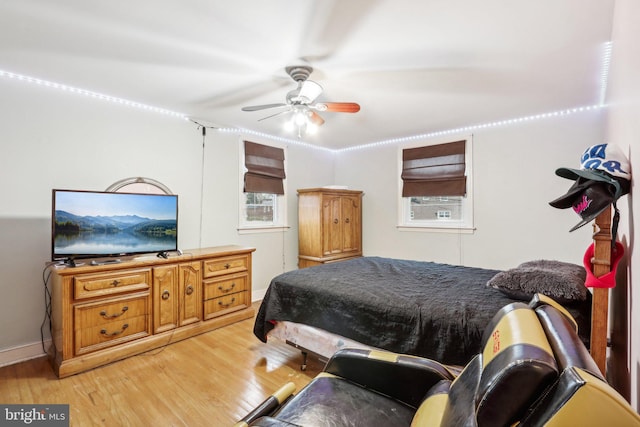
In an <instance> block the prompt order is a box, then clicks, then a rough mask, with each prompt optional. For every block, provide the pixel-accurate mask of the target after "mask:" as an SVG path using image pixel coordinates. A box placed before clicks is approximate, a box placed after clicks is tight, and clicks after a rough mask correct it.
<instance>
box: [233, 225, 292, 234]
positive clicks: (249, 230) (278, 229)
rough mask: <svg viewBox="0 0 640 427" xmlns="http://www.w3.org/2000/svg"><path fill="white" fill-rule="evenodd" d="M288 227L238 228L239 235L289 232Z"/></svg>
mask: <svg viewBox="0 0 640 427" xmlns="http://www.w3.org/2000/svg"><path fill="white" fill-rule="evenodd" d="M290 228H291V227H289V226H288V225H274V226H261V227H238V234H257V233H280V232H285V231H287V230H289V229H290Z"/></svg>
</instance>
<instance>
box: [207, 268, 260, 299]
mask: <svg viewBox="0 0 640 427" xmlns="http://www.w3.org/2000/svg"><path fill="white" fill-rule="evenodd" d="M248 278H249V276H248V275H247V273H240V274H233V275H228V276H222V277H220V278H219V279H217V280H205V282H204V299H205V300H208V299H212V298H217V297H221V296H224V295H229V294H232V293H235V292H240V291H246V290H247V281H248Z"/></svg>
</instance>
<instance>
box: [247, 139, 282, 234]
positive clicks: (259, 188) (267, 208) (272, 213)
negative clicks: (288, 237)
mask: <svg viewBox="0 0 640 427" xmlns="http://www.w3.org/2000/svg"><path fill="white" fill-rule="evenodd" d="M240 150H241V153H240V162H241V167H240V170H241V174H240V180H241V187H240V188H242V193H241V195H240V208H239V212H240V219H239V229H240V230H241V231H244V232H255V231H278V230H281V229H282V228H283V227H286V215H285V213H286V206H285V202H286V198H285V196H284V193H285V184H286V173H285V150H284V148H279V147H272V146H269V145H263V144H258V143H255V142H251V141H242V143H241V144H240Z"/></svg>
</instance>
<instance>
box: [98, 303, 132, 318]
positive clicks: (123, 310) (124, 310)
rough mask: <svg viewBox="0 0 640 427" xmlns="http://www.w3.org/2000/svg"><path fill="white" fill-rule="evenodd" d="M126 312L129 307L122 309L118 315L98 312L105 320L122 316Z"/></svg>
mask: <svg viewBox="0 0 640 427" xmlns="http://www.w3.org/2000/svg"><path fill="white" fill-rule="evenodd" d="M127 310H129V307H127V306H126V305H125V306H124V307H122V311H121V312H120V313H115V314H107V312H106V311H104V310H102V311H101V312H100V316H102V317H104V318H105V319H115V318H116V317H120V316H122V315H123V314H124V313H125V312H126V311H127Z"/></svg>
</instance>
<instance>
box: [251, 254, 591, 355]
mask: <svg viewBox="0 0 640 427" xmlns="http://www.w3.org/2000/svg"><path fill="white" fill-rule="evenodd" d="M503 274H506V272H501V271H499V270H492V269H483V268H475V267H464V266H456V265H449V264H438V263H433V262H425V261H412V260H400V259H392V258H383V257H361V258H355V259H351V260H347V261H342V262H336V263H331V264H324V265H319V266H315V267H310V268H305V269H299V270H294V271H289V272H286V273H283V274H280V275H278V276H276V277H275V278H273V279H272V281H271V283H270V285H269V288H268V289H267V292H266V294H265V297H264V299H263V301H262V303H261V305H260V308H259V310H258V313H257V315H256V320H255V325H254V334H255V335H256V337H257V338H259V339H260V340H261V341H263V342H265V343H266V342H268V340H269V339H272V338H278V339H282V340H284V341H286V342H287V343H289V344H291V345H294V346H296V347H298V348H300V349H301V350H303V353H306V352H312V353H315V354H318V355H320V356H323V357H330V356H331V355H332V354H333V352H335V351H336V350H337V349H339V348H342V347H353V346H355V347H365V348H366V347H372V348H378V349H384V350H389V351H394V352H398V353H406V354H412V355H417V356H423V357H428V358H431V359H435V360H438V361H440V362H443V363H447V364H454V365H464V364H466V363H467V362H468V361H469V360H470V359H471V357H472V356H473V355H474V354H476V353H477V352H478V351H479V349H480V342H481V338H482V333H483V331H484V328H485V326H486V325H487V324H488V323H489V321H490V319H491V318H492V317H493V315H494V314H495V313H496V312H497V311H498V310H499V309H500V308H501V307H503V306H504V305H506V304H509V303H511V302H513V301H517V300H522V298H523V296H521V295H517V294H513V293H512V292H507V293H505V292H504V289H496V288H495V287H492V286H487V283H489V282H490V281H492V280H493V279H495V278H496V277H500V275H503ZM513 277H514V276H509V280H512V279H513ZM582 283H584V281H583V282H582ZM582 287H584V286H582ZM586 294H587V295H590V294H589V293H588V292H586ZM514 296H516V297H517V298H514ZM564 305H565V308H567V310H568V311H569V312H571V314H572V315H573V316H574V317H575V319H576V321H577V323H578V325H579V335H580V337H581V339H582V340H583V341H584V342H585V344H587V345H588V340H589V330H590V313H591V300H590V298H589V297H586V298H585V299H584V300H582V301H578V300H576V301H569V302H568V303H566V304H564Z"/></svg>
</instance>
